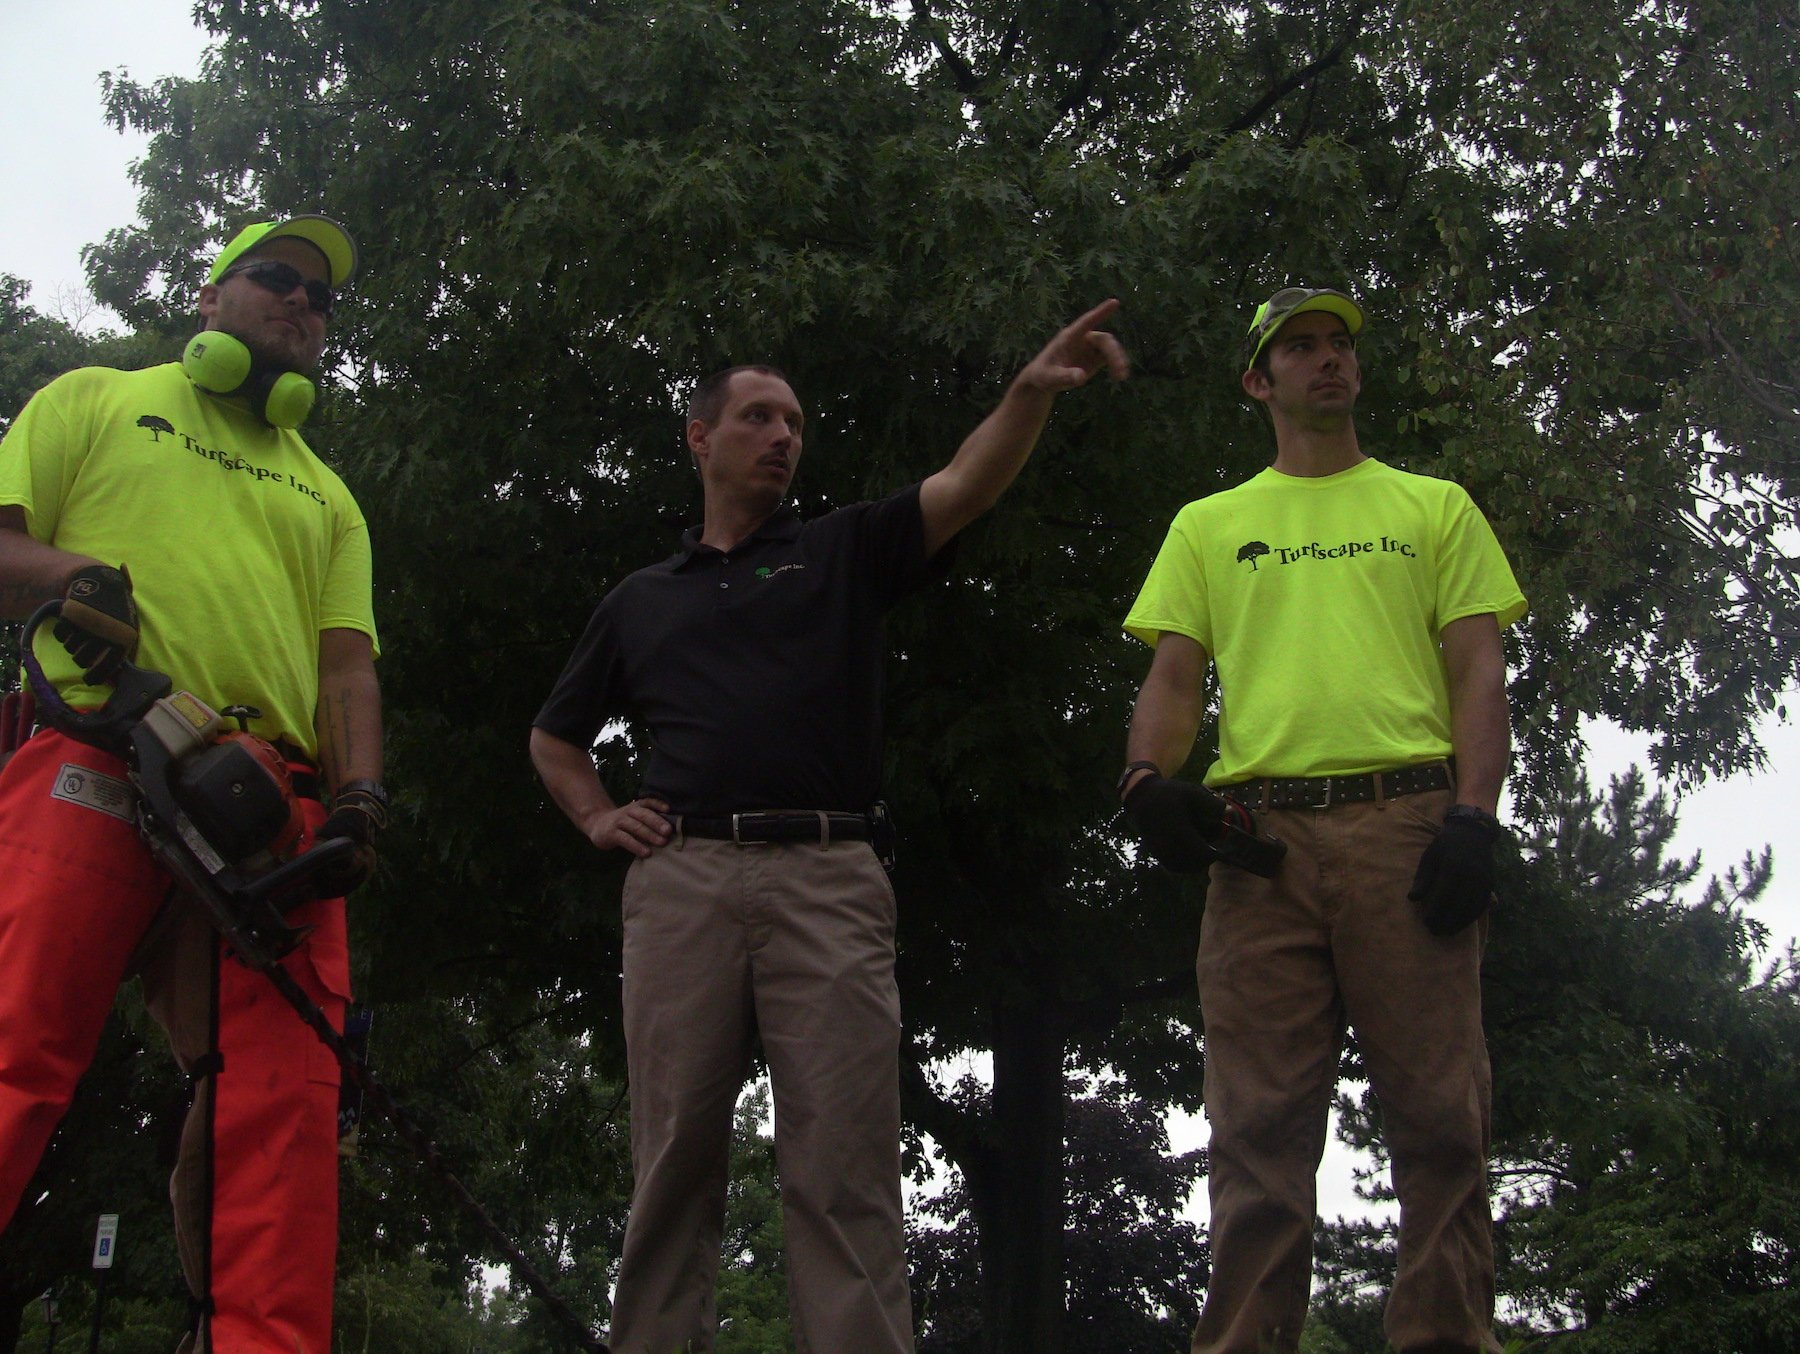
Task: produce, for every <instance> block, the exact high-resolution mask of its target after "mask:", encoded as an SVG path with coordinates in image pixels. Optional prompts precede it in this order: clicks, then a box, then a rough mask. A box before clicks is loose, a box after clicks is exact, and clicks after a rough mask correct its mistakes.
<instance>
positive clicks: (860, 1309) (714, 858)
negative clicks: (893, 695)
mask: <svg viewBox="0 0 1800 1354" xmlns="http://www.w3.org/2000/svg"><path fill="white" fill-rule="evenodd" d="M624 915H625V950H624V961H625V980H624V1007H625V1041H626V1050H627V1057H628V1064H629V1071H630V1078H631V1153H632V1165H633V1168H634V1171H635V1175H636V1183H635V1188H634V1189H633V1192H632V1198H631V1219H630V1223H629V1225H628V1227H627V1229H626V1233H625V1253H624V1258H623V1260H622V1262H621V1265H620V1270H619V1283H618V1290H617V1292H616V1294H615V1296H614V1299H613V1319H612V1333H611V1337H610V1342H611V1345H612V1348H613V1349H614V1350H616V1351H619V1354H669V1351H671V1350H710V1349H712V1348H713V1343H714V1339H715V1336H716V1334H717V1325H718V1321H717V1314H716V1307H715V1299H714V1285H715V1281H716V1279H717V1276H718V1269H719V1245H720V1239H721V1236H722V1234H723V1227H724V1215H725V1189H726V1182H727V1176H728V1166H729V1158H730V1149H731V1127H732V1113H733V1109H734V1107H735V1105H736V1103H737V1097H738V1092H739V1090H740V1089H741V1087H742V1085H743V1082H744V1079H745V1077H746V1075H747V1074H748V1072H749V1067H750V1057H751V1046H752V1038H753V1036H756V1035H759V1034H760V1036H761V1039H762V1047H763V1053H764V1055H765V1056H766V1058H767V1059H768V1063H769V1074H770V1079H771V1081H772V1083H773V1088H774V1099H775V1153H776V1162H777V1166H778V1169H779V1171H780V1175H781V1203H782V1213H783V1218H784V1221H785V1225H786V1234H787V1264H788V1298H789V1306H790V1310H791V1313H792V1319H793V1331H794V1340H795V1345H796V1347H797V1348H798V1349H799V1350H800V1351H803V1352H805V1351H812V1354H848V1352H849V1351H856V1354H879V1352H882V1351H905V1350H910V1349H911V1348H912V1311H911V1300H910V1297H909V1295H908V1291H907V1279H906V1254H905V1237H904V1230H903V1225H902V1221H901V1203H900V1091H899V1061H898V1060H899V1043H900V999H899V993H898V991H897V989H896V988H895V985H894V894H893V890H892V888H891V887H890V886H889V884H888V881H887V876H886V874H885V873H884V872H883V871H882V869H881V866H880V864H879V863H878V862H877V861H876V859H875V855H874V853H873V852H872V851H871V850H870V849H869V847H868V846H867V845H866V844H864V843H862V842H840V843H835V844H833V845H831V846H829V847H823V848H821V847H818V846H809V845H767V846H736V845H733V844H732V843H730V842H716V841H701V840H694V839H683V838H680V837H677V839H676V840H675V841H674V842H673V843H671V844H670V845H669V846H667V847H664V848H663V849H661V850H659V851H657V852H655V853H654V854H653V855H651V856H649V857H648V858H646V859H643V860H639V861H637V862H635V863H634V864H633V865H632V867H631V871H630V873H629V874H628V875H627V877H626V883H625V896H624Z"/></svg>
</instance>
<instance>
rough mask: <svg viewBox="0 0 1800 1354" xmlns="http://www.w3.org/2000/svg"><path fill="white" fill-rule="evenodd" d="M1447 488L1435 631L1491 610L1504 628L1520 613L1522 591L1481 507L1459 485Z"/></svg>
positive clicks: (1523, 602) (1439, 558) (1521, 614)
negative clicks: (1466, 617) (1448, 492)
mask: <svg viewBox="0 0 1800 1354" xmlns="http://www.w3.org/2000/svg"><path fill="white" fill-rule="evenodd" d="M1451 487H1452V489H1453V490H1454V492H1453V493H1451V494H1449V495H1447V497H1446V500H1445V519H1444V526H1443V533H1442V536H1441V544H1440V545H1439V548H1438V572H1437V623H1438V629H1439V630H1440V631H1441V630H1442V629H1443V628H1444V627H1445V626H1446V625H1448V624H1450V622H1451V621H1458V620H1461V619H1462V618H1463V617H1465V616H1480V615H1486V614H1488V613H1492V614H1493V616H1494V618H1495V619H1496V620H1497V621H1498V622H1499V623H1500V628H1501V629H1502V630H1504V629H1505V628H1506V627H1507V626H1509V625H1511V624H1512V623H1513V622H1514V621H1516V620H1518V619H1519V617H1521V616H1523V615H1524V614H1525V608H1526V603H1525V594H1524V593H1522V592H1521V591H1519V584H1518V580H1517V579H1515V578H1514V577H1513V571H1512V566H1511V565H1510V564H1509V563H1507V560H1506V552H1505V551H1503V550H1502V549H1501V548H1500V542H1499V541H1498V540H1497V539H1496V538H1495V536H1494V529H1493V527H1491V526H1489V525H1488V520H1487V518H1485V517H1483V516H1482V514H1481V509H1479V508H1477V507H1476V506H1475V503H1474V500H1472V499H1471V498H1470V497H1469V495H1468V493H1467V492H1466V491H1465V490H1464V489H1462V487H1461V486H1459V485H1452V486H1451Z"/></svg>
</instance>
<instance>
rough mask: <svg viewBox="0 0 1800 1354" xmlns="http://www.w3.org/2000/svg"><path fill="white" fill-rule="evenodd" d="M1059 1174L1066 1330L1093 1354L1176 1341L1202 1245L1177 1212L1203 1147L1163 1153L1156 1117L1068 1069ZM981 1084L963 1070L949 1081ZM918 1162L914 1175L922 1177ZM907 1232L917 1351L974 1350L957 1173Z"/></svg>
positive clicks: (970, 1261)
mask: <svg viewBox="0 0 1800 1354" xmlns="http://www.w3.org/2000/svg"><path fill="white" fill-rule="evenodd" d="M1068 1092H1069V1112H1068V1119H1067V1122H1068V1135H1069V1136H1068V1142H1067V1143H1066V1149H1067V1151H1066V1160H1067V1176H1066V1181H1065V1187H1064V1192H1065V1196H1066V1199H1067V1204H1068V1209H1069V1213H1070V1216H1071V1217H1075V1218H1080V1219H1081V1220H1082V1225H1081V1226H1080V1227H1078V1228H1075V1229H1073V1231H1072V1236H1071V1238H1070V1243H1069V1252H1068V1264H1067V1268H1066V1274H1067V1277H1068V1283H1069V1293H1068V1310H1069V1326H1070V1335H1071V1338H1072V1341H1073V1343H1074V1344H1075V1346H1076V1347H1077V1348H1080V1349H1084V1350H1093V1351H1097V1352H1098V1351H1109V1350H1112V1351H1120V1352H1121V1354H1123V1352H1124V1351H1131V1354H1143V1351H1148V1350H1153V1349H1169V1350H1174V1349H1185V1348H1186V1347H1187V1343H1188V1336H1189V1332H1190V1331H1191V1329H1192V1327H1193V1324H1194V1321H1195V1319H1196V1318H1197V1317H1198V1315H1199V1301H1198V1294H1199V1293H1200V1291H1201V1290H1202V1289H1203V1288H1204V1287H1205V1284H1206V1275H1207V1267H1208V1253H1207V1247H1206V1243H1205V1242H1204V1240H1202V1238H1201V1234H1200V1232H1201V1229H1200V1228H1199V1227H1197V1226H1196V1225H1195V1224H1194V1223H1192V1222H1189V1221H1185V1220H1183V1219H1182V1218H1181V1217H1180V1213H1181V1211H1182V1209H1183V1207H1184V1206H1185V1205H1186V1203H1187V1200H1188V1197H1189V1195H1191V1194H1192V1193H1193V1191H1194V1188H1195V1183H1196V1181H1197V1180H1198V1179H1199V1177H1200V1176H1201V1175H1202V1174H1204V1172H1205V1169H1206V1154H1205V1153H1204V1152H1202V1151H1190V1152H1184V1153H1181V1154H1179V1155H1171V1154H1170V1152H1169V1137H1168V1132H1167V1130H1166V1128H1165V1127H1164V1124H1163V1120H1162V1117H1161V1116H1160V1115H1158V1114H1157V1113H1156V1112H1155V1111H1154V1109H1153V1107H1151V1106H1149V1105H1147V1104H1145V1103H1144V1102H1143V1101H1141V1100H1139V1099H1138V1098H1137V1097H1135V1096H1133V1095H1131V1094H1130V1093H1129V1092H1128V1091H1126V1090H1125V1089H1124V1088H1123V1087H1122V1086H1121V1085H1119V1084H1118V1083H1117V1082H1098V1083H1096V1082H1094V1081H1093V1080H1091V1079H1089V1078H1085V1077H1071V1078H1069V1084H1068ZM956 1093H957V1095H958V1096H960V1097H967V1098H969V1099H972V1100H980V1099H983V1098H985V1097H986V1096H987V1095H988V1094H989V1092H988V1090H987V1088H986V1087H984V1086H983V1085H981V1083H980V1082H978V1081H977V1080H976V1079H975V1078H973V1077H968V1078H965V1079H964V1080H963V1082H962V1083H961V1084H960V1085H959V1086H958V1087H957V1091H956ZM922 1168H923V1163H922V1162H921V1170H920V1172H919V1175H920V1179H921V1183H923V1182H924V1174H925V1173H924V1171H923V1169H922ZM915 1212H916V1214H917V1216H916V1217H915V1219H914V1221H913V1222H912V1223H911V1224H910V1226H909V1228H908V1235H909V1238H910V1243H911V1250H912V1269H913V1282H914V1302H915V1305H916V1306H917V1308H918V1310H919V1317H920V1324H921V1326H922V1327H923V1335H922V1338H921V1342H920V1348H921V1349H922V1350H927V1351H936V1352H938V1354H956V1352H957V1351H965V1350H975V1349H980V1348H981V1347H982V1344H983V1332H984V1330H985V1328H986V1326H987V1324H988V1323H987V1320H986V1313H985V1309H984V1308H983V1305H982V1301H983V1298H982V1294H983V1290H984V1286H985V1285H984V1283H983V1270H984V1267H985V1266H984V1263H983V1260H982V1256H981V1251H982V1246H981V1244H980V1240H979V1228H978V1224H977V1219H978V1217H979V1212H978V1210H977V1209H975V1208H974V1207H973V1206H972V1201H971V1200H970V1198H969V1196H968V1191H967V1189H966V1187H965V1185H964V1184H963V1183H962V1182H961V1181H960V1180H958V1179H954V1178H953V1179H952V1180H951V1181H950V1183H949V1184H948V1185H947V1186H946V1187H945V1188H943V1189H942V1190H940V1191H939V1192H938V1193H937V1194H936V1195H934V1196H933V1197H931V1198H929V1199H927V1200H926V1201H924V1202H923V1203H922V1204H920V1205H919V1206H918V1207H917V1208H916V1210H915Z"/></svg>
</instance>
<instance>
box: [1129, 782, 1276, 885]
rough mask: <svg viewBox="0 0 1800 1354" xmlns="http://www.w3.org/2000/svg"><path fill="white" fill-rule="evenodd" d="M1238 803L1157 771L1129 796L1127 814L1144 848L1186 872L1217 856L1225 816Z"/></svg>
mask: <svg viewBox="0 0 1800 1354" xmlns="http://www.w3.org/2000/svg"><path fill="white" fill-rule="evenodd" d="M1234 807H1237V806H1236V805H1234V804H1233V803H1232V801H1231V800H1229V799H1226V798H1225V797H1224V796H1223V795H1219V794H1215V793H1214V792H1213V791H1211V790H1208V789H1207V788H1205V787H1204V786H1201V785H1194V784H1192V783H1190V782H1188V781H1185V780H1170V779H1169V778H1168V777H1167V776H1159V775H1157V774H1156V773H1155V772H1154V771H1152V772H1151V773H1150V774H1149V775H1147V776H1144V777H1142V778H1141V779H1139V781H1138V782H1137V784H1135V785H1133V786H1132V787H1131V790H1130V792H1129V793H1128V794H1127V795H1126V796H1125V816H1126V817H1127V818H1129V819H1131V823H1132V826H1133V827H1135V828H1137V831H1138V837H1139V838H1140V839H1141V840H1142V841H1143V843H1144V848H1145V849H1146V850H1147V851H1149V852H1150V854H1151V855H1153V856H1155V857H1156V859H1157V861H1158V862H1159V863H1160V864H1162V865H1165V866H1167V867H1168V868H1169V869H1171V870H1178V871H1181V872H1183V873H1194V874H1197V873H1199V872H1200V871H1202V870H1205V869H1206V868H1207V867H1208V866H1209V865H1211V864H1212V862H1213V861H1214V860H1215V859H1217V856H1218V851H1217V846H1218V843H1219V840H1220V838H1221V836H1222V835H1223V833H1224V830H1225V822H1226V816H1227V815H1228V814H1229V813H1230V812H1231V811H1232V809H1233V808H1234ZM1240 811H1241V810H1240ZM1245 816H1246V818H1248V815H1247V814H1246V815H1245Z"/></svg>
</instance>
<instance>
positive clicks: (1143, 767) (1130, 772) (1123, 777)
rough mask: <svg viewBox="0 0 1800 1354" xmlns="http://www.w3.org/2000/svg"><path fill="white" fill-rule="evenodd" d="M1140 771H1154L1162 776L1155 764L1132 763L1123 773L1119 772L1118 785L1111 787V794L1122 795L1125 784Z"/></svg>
mask: <svg viewBox="0 0 1800 1354" xmlns="http://www.w3.org/2000/svg"><path fill="white" fill-rule="evenodd" d="M1140 771H1154V772H1156V774H1157V775H1159V776H1160V775H1161V774H1162V769H1161V768H1160V767H1158V766H1157V764H1156V763H1155V762H1132V763H1131V764H1130V765H1129V766H1127V767H1126V768H1125V769H1124V770H1123V771H1121V772H1119V783H1118V784H1117V785H1115V786H1114V787H1113V793H1114V794H1119V795H1122V794H1124V793H1125V784H1126V782H1127V781H1129V780H1130V779H1131V778H1132V777H1133V776H1135V775H1136V774H1137V773H1138V772H1140Z"/></svg>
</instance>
